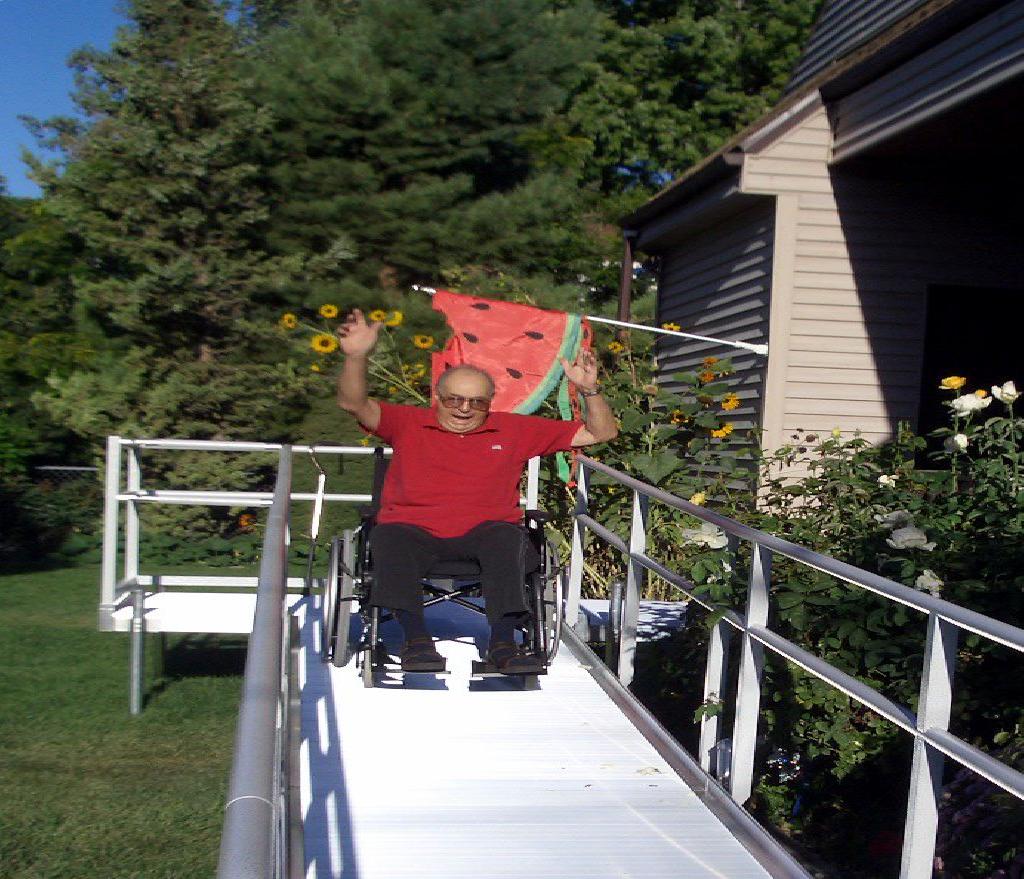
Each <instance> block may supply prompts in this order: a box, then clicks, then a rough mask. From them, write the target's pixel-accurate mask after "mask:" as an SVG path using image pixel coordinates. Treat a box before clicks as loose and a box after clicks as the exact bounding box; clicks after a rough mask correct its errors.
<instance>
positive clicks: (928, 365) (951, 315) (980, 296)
mask: <svg viewBox="0 0 1024 879" xmlns="http://www.w3.org/2000/svg"><path fill="white" fill-rule="evenodd" d="M927 296H928V298H927V305H926V309H927V310H926V314H927V318H926V322H925V339H924V363H923V364H922V367H921V404H920V409H919V410H918V412H919V414H918V421H917V432H918V435H920V436H927V435H928V434H929V433H930V432H931V431H933V430H935V429H937V428H939V427H949V426H950V424H951V421H950V415H949V407H948V406H947V405H945V404H946V403H947V402H948V401H949V400H950V399H951V398H952V396H953V395H952V392H950V391H944V390H940V388H939V382H940V381H942V379H944V378H945V377H946V376H950V375H962V376H964V377H966V379H967V384H966V385H965V386H964V388H963V391H962V393H972V392H973V391H976V390H978V389H979V388H981V389H983V390H985V391H990V390H991V387H992V385H996V384H998V385H1001V384H1002V383H1003V382H1005V381H1008V380H1010V379H1013V380H1014V381H1016V382H1017V383H1018V384H1021V383H1024V375H1022V374H1021V365H1022V364H1024V354H1022V345H1021V341H1020V339H1021V336H1020V328H1019V325H1018V324H1019V321H1018V319H1017V317H1016V315H1018V314H1019V312H1018V311H1017V309H1018V308H1020V307H1021V304H1022V303H1024V289H1021V288H1017V289H1012V288H1007V289H999V288H993V287H954V286H945V285H932V286H929V287H928V294H927ZM995 405H998V404H995ZM939 445H940V443H938V442H936V441H935V440H934V439H933V440H929V443H928V446H929V449H936V448H938V447H939ZM922 463H923V462H922ZM932 466H934V464H933V465H932Z"/></svg>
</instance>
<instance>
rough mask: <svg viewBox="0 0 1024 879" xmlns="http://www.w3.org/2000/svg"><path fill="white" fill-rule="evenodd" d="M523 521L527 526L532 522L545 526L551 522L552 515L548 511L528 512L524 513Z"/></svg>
mask: <svg viewBox="0 0 1024 879" xmlns="http://www.w3.org/2000/svg"><path fill="white" fill-rule="evenodd" d="M523 519H524V521H525V522H526V524H527V525H529V524H530V523H531V522H536V523H537V524H538V525H543V524H544V523H545V522H550V521H551V514H550V513H549V512H547V511H546V510H526V512H524V513H523Z"/></svg>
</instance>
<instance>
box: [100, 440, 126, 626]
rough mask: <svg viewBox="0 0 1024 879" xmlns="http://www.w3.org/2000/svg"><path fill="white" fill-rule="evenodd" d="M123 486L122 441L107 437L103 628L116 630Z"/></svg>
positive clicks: (102, 595)
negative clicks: (119, 496) (119, 504)
mask: <svg viewBox="0 0 1024 879" xmlns="http://www.w3.org/2000/svg"><path fill="white" fill-rule="evenodd" d="M120 485H121V438H120V437H119V436H108V437H107V460H106V472H105V474H104V488H103V559H102V564H101V568H100V610H99V627H100V629H102V630H109V629H112V628H113V625H114V624H113V620H112V616H113V613H114V588H115V586H116V582H117V524H118V520H117V493H118V489H119V488H120Z"/></svg>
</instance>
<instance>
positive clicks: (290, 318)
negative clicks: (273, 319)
mask: <svg viewBox="0 0 1024 879" xmlns="http://www.w3.org/2000/svg"><path fill="white" fill-rule="evenodd" d="M278 324H280V325H281V326H282V327H284V328H285V329H286V330H294V329H295V328H296V327H297V326H298V325H299V319H298V318H297V317H296V316H295V315H294V314H292V313H291V312H290V311H289V312H288V313H287V314H282V315H281V319H280V320H279V321H278Z"/></svg>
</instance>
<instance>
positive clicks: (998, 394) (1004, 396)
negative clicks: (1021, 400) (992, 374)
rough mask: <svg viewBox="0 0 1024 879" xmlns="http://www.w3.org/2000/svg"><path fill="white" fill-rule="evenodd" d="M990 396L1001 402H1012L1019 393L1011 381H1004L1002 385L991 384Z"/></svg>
mask: <svg viewBox="0 0 1024 879" xmlns="http://www.w3.org/2000/svg"><path fill="white" fill-rule="evenodd" d="M992 396H993V397H995V398H996V399H997V400H999V402H1001V403H1012V402H1013V401H1014V400H1016V399H1017V398H1018V397H1019V396H1020V394H1018V393H1017V386H1016V385H1015V384H1014V383H1013V382H1006V383H1005V384H1003V386H1002V387H1000V386H999V385H992Z"/></svg>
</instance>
